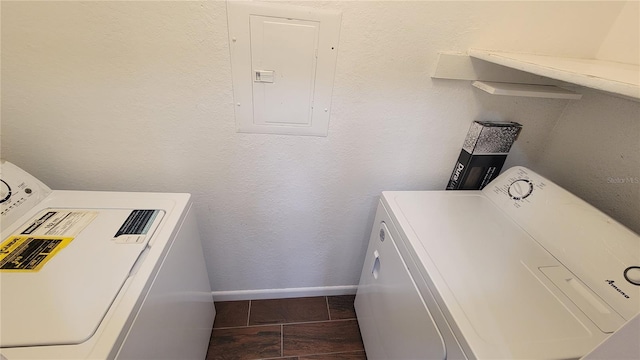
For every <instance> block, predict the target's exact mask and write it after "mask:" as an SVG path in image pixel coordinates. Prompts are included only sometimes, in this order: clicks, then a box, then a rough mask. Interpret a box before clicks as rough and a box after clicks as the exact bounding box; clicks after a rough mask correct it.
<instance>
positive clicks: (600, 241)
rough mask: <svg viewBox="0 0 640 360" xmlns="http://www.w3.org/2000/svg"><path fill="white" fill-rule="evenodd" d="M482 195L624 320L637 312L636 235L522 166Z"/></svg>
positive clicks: (639, 270) (639, 239) (639, 258)
mask: <svg viewBox="0 0 640 360" xmlns="http://www.w3.org/2000/svg"><path fill="white" fill-rule="evenodd" d="M482 193H483V194H484V195H485V196H487V197H488V198H489V199H490V200H491V201H492V202H493V203H494V204H495V205H496V206H497V207H499V208H500V209H502V210H503V211H504V213H506V214H507V215H508V216H509V217H511V218H512V219H513V220H514V221H515V222H516V223H517V224H518V225H519V226H520V227H521V228H522V229H524V230H525V231H526V232H527V233H528V234H529V235H530V236H531V237H532V238H533V239H534V240H535V241H536V242H538V243H539V244H540V245H541V246H542V247H544V248H545V249H546V250H547V251H548V252H549V253H551V255H553V256H554V257H555V258H556V259H558V260H559V261H560V262H561V263H562V264H563V265H564V266H565V267H566V268H568V269H570V270H571V272H572V273H573V274H575V275H576V276H577V277H578V278H579V279H580V280H581V281H582V282H584V283H585V285H586V286H588V287H589V288H590V289H592V290H593V291H595V293H596V294H597V295H598V296H599V297H600V298H602V299H603V300H605V301H606V302H607V303H608V304H609V305H611V307H613V308H614V309H615V311H616V312H618V313H619V314H620V315H622V317H623V318H624V319H626V320H628V319H630V318H631V317H632V316H633V315H635V314H636V313H637V312H639V311H640V236H638V235H637V234H635V233H633V232H632V231H631V230H629V229H627V228H625V227H624V226H623V225H621V224H619V223H617V222H616V221H615V220H613V219H612V218H610V217H609V216H607V215H606V214H604V213H602V212H601V211H599V210H598V209H596V208H594V207H593V206H591V205H590V204H588V203H586V202H585V201H583V200H582V199H580V198H579V197H577V196H575V195H573V194H572V193H570V192H568V191H567V190H565V189H563V188H562V187H560V186H558V185H556V184H554V183H553V182H551V181H550V180H547V179H545V178H544V177H543V176H541V175H538V174H536V173H535V172H533V171H532V170H529V169H527V168H524V167H520V166H516V167H512V168H510V169H508V170H506V171H505V172H503V173H502V174H500V176H498V177H497V178H496V179H495V180H493V181H492V182H491V183H490V184H489V185H487V186H486V187H485V188H484V189H482Z"/></svg>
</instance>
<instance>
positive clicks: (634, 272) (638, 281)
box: [624, 266, 640, 286]
mask: <svg viewBox="0 0 640 360" xmlns="http://www.w3.org/2000/svg"><path fill="white" fill-rule="evenodd" d="M624 278H625V279H627V281H628V282H630V283H632V284H633V285H638V286H640V266H629V267H628V268H626V269H625V271H624Z"/></svg>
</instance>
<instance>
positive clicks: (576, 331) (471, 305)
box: [355, 167, 640, 360]
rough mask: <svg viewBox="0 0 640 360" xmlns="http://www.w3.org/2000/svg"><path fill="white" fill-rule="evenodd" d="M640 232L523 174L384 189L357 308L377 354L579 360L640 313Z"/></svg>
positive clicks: (370, 350)
mask: <svg viewBox="0 0 640 360" xmlns="http://www.w3.org/2000/svg"><path fill="white" fill-rule="evenodd" d="M639 266H640V237H639V236H638V235H637V234H635V233H633V232H632V231H630V230H629V229H627V228H625V227H624V226H622V225H620V224H619V223H617V222H615V221H614V220H613V219H611V218H610V217H608V216H606V215H605V214H603V213H601V212H600V211H598V210H597V209H595V208H594V207H592V206H591V205H589V204H587V203H586V202H584V201H582V200H580V199H579V198H577V197H576V196H574V195H572V194H571V193H569V192H567V191H566V190H564V189H562V188H560V187H559V186H557V185H556V184H554V183H552V182H551V181H549V180H547V179H545V178H543V177H542V176H540V175H538V174H536V173H534V172H533V171H531V170H529V169H526V168H523V167H514V168H511V169H509V170H507V171H505V172H504V173H503V174H502V175H500V176H499V177H498V178H496V179H495V180H493V181H492V182H491V183H490V184H489V185H488V186H487V187H485V188H484V189H483V190H482V191H402V192H394V191H391V192H383V193H382V196H381V199H380V203H379V205H378V210H377V214H376V218H375V225H374V228H373V231H372V234H371V238H370V242H369V248H368V252H367V255H366V259H365V263H364V266H363V270H362V274H361V278H360V285H359V287H358V291H357V295H356V300H355V307H356V312H357V316H358V322H359V325H360V330H361V333H362V338H363V341H364V345H365V349H366V353H367V358H368V359H369V360H376V359H385V360H389V359H394V360H395V359H412V360H415V359H578V358H580V357H582V356H584V355H585V354H587V353H589V352H590V351H592V350H593V348H595V347H596V346H597V345H598V344H600V343H601V342H602V341H603V340H605V339H606V338H607V337H608V336H609V335H610V334H612V333H614V332H615V331H616V330H617V329H618V328H620V327H621V326H622V325H623V324H624V323H625V322H626V321H628V320H630V319H632V318H633V317H634V316H635V315H636V314H637V313H638V312H639V311H640V267H639Z"/></svg>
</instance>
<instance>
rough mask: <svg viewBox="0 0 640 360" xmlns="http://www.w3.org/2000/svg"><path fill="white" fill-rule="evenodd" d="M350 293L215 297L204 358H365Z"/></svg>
mask: <svg viewBox="0 0 640 360" xmlns="http://www.w3.org/2000/svg"><path fill="white" fill-rule="evenodd" d="M354 297H355V296H353V295H343V296H320V297H307V298H290V299H273V300H245V301H226V302H216V304H215V306H216V312H217V313H216V320H215V323H214V324H213V332H212V334H211V342H210V343H209V352H208V354H207V360H222V359H224V360H230V359H238V360H254V359H283V360H284V359H286V360H337V359H345V360H366V358H367V357H366V356H365V353H364V346H363V345H362V338H361V337H360V330H359V329H358V321H357V320H356V313H355V310H354V308H353V300H354Z"/></svg>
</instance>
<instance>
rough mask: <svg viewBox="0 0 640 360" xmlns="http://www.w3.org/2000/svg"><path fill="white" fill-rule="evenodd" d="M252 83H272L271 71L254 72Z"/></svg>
mask: <svg viewBox="0 0 640 360" xmlns="http://www.w3.org/2000/svg"><path fill="white" fill-rule="evenodd" d="M254 74H255V77H254V78H253V81H254V82H261V83H273V70H255V71H254Z"/></svg>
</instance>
